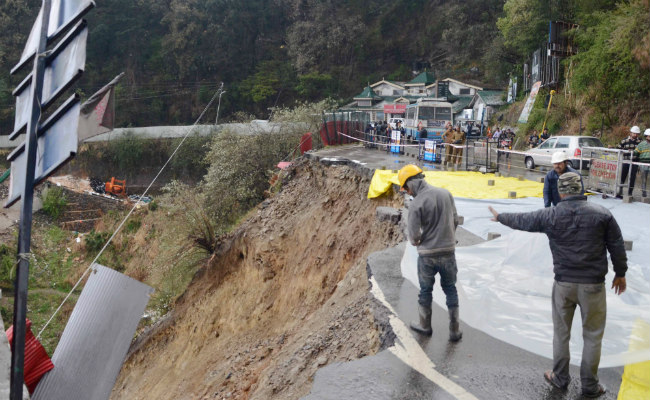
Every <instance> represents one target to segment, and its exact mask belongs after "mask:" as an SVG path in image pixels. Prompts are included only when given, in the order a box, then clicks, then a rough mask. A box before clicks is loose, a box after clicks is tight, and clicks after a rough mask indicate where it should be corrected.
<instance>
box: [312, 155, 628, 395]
mask: <svg viewBox="0 0 650 400" xmlns="http://www.w3.org/2000/svg"><path fill="white" fill-rule="evenodd" d="M315 155H316V156H317V157H319V158H321V160H322V158H326V159H330V161H331V160H332V159H339V160H343V159H348V160H356V161H357V162H358V163H361V164H364V166H365V167H366V168H370V169H399V168H401V166H403V165H405V164H407V163H410V162H413V161H414V158H413V157H411V156H409V155H401V156H400V155H391V154H388V153H386V152H384V151H378V150H369V149H365V148H363V147H360V146H341V147H334V148H327V149H324V150H321V151H319V152H317V153H316V154H315ZM513 161H514V162H515V165H516V161H515V159H514V158H513ZM522 165H523V160H522ZM428 167H429V168H431V169H439V168H441V167H440V166H439V165H438V164H432V165H430V166H428ZM501 171H502V172H504V173H507V171H516V170H515V169H513V168H512V166H511V168H510V169H507V168H506V167H505V166H503V167H502V169H501ZM512 174H513V175H517V173H516V172H514V173H512ZM519 174H521V173H519ZM542 174H543V172H542V173H540V172H529V173H528V174H526V176H527V177H530V178H532V179H535V180H537V179H538V178H539V177H540V176H542ZM457 240H458V241H459V246H470V245H473V244H476V243H479V242H481V241H482V240H483V239H482V238H480V237H478V236H476V235H473V234H472V233H470V232H468V231H466V230H464V229H462V227H461V228H459V229H458V231H457ZM404 247H405V246H404V243H402V244H401V245H399V246H397V247H394V248H389V249H386V250H384V251H381V252H377V253H374V254H372V255H371V256H370V257H369V258H368V270H369V272H370V274H371V276H372V278H371V285H372V289H371V290H372V293H373V294H374V295H375V297H376V298H377V299H378V307H377V308H378V309H379V310H380V311H378V312H376V318H377V319H378V320H379V321H380V323H384V324H390V326H391V328H392V331H393V332H394V333H395V335H396V337H395V344H394V345H393V346H391V347H388V348H387V349H385V350H383V351H381V352H380V353H378V354H376V355H373V356H369V357H365V358H363V359H360V360H356V361H353V362H348V363H335V364H330V365H328V366H326V367H324V368H322V369H320V370H319V371H318V372H317V374H316V376H315V378H314V384H313V387H312V390H311V393H310V394H309V395H308V396H306V397H305V398H304V399H306V400H316V399H319V400H320V399H332V400H340V399H368V400H370V399H373V400H377V399H404V400H406V399H443V400H444V399H495V400H497V399H498V400H502V399H513V400H523V399H545V400H551V399H553V400H555V399H558V400H560V399H561V400H568V399H580V398H582V396H581V395H580V380H579V376H580V372H579V368H578V367H575V366H572V367H571V374H572V376H573V379H572V382H571V385H570V386H569V389H568V390H567V391H561V390H558V389H554V388H552V387H551V386H549V385H548V384H547V383H546V382H545V381H544V378H543V375H542V374H543V372H544V371H545V370H547V369H550V368H551V367H552V361H551V360H550V359H547V358H544V357H541V356H538V355H535V354H533V353H530V352H528V351H525V350H522V349H520V348H518V347H515V346H512V345H510V344H508V343H505V342H502V341H500V340H497V339H494V338H492V337H491V336H488V335H487V334H485V333H483V332H481V331H479V330H476V329H473V328H471V327H469V326H467V325H466V324H464V323H462V324H461V328H462V329H463V331H464V335H463V339H462V340H461V341H460V342H458V343H456V344H453V343H450V342H449V341H448V332H449V331H448V316H447V312H446V310H445V309H442V308H441V307H439V306H437V305H436V304H435V303H434V305H433V318H432V321H433V331H434V334H433V336H432V337H430V338H429V337H424V336H421V335H419V334H417V333H415V332H412V331H411V330H410V329H409V328H408V324H409V322H410V321H412V320H415V319H416V318H417V289H416V288H415V286H414V285H413V284H411V283H410V282H409V281H407V280H406V279H404V278H403V277H402V275H401V270H400V261H401V259H402V255H403V253H404ZM459 268H462V266H459ZM548 284H549V285H550V284H551V282H548ZM434 290H437V291H439V290H441V289H440V286H439V284H436V287H435V288H434ZM461 306H462V305H461ZM549 307H550V304H549ZM548 334H549V335H552V332H549V333H548ZM622 373H623V368H610V369H601V370H600V373H599V375H600V379H601V382H602V383H604V384H605V385H606V386H607V387H608V389H609V392H608V393H607V394H606V395H605V396H602V397H601V399H616V397H617V395H616V394H617V392H618V388H619V386H620V383H621V376H622Z"/></svg>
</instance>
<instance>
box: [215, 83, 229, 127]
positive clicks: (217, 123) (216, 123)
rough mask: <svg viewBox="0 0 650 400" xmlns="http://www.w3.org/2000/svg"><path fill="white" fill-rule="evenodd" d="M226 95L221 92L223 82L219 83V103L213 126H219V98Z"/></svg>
mask: <svg viewBox="0 0 650 400" xmlns="http://www.w3.org/2000/svg"><path fill="white" fill-rule="evenodd" d="M224 93H226V92H225V91H224V90H223V82H221V86H219V103H217V118H216V119H215V120H214V124H215V125H219V109H220V108H221V96H222V95H223V94H224Z"/></svg>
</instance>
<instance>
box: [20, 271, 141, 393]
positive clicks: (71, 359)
mask: <svg viewBox="0 0 650 400" xmlns="http://www.w3.org/2000/svg"><path fill="white" fill-rule="evenodd" d="M151 293H153V289H152V288H151V287H149V286H147V285H145V284H143V283H141V282H138V281H136V280H134V279H131V278H129V277H127V276H126V275H123V274H120V273H119V272H117V271H114V270H112V269H110V268H106V267H104V266H102V265H99V264H95V265H93V271H92V272H91V275H90V278H88V282H87V283H86V286H85V287H84V289H83V291H82V292H81V296H79V300H78V301H77V305H76V306H75V308H74V310H73V311H72V315H71V316H70V319H69V321H68V324H67V325H66V327H65V330H64V331H63V335H62V336H61V340H60V341H59V345H58V346H57V348H56V351H55V352H54V355H53V356H52V361H53V362H54V366H55V367H54V369H53V370H52V371H50V372H49V373H48V374H47V375H45V376H44V377H43V379H42V380H41V382H40V383H39V385H38V387H37V388H36V392H35V393H34V396H32V399H34V400H45V399H47V400H76V399H79V400H90V399H92V400H99V399H108V397H109V396H110V394H111V390H112V389H113V385H114V384H115V380H116V379H117V375H118V373H119V372H120V369H121V368H122V363H123V362H124V358H125V357H126V353H127V351H128V349H129V346H130V344H131V340H132V339H133V335H134V334H135V330H136V328H137V326H138V322H139V321H140V318H141V317H142V314H143V313H144V310H145V307H146V306H147V303H148V301H149V296H150V295H151Z"/></svg>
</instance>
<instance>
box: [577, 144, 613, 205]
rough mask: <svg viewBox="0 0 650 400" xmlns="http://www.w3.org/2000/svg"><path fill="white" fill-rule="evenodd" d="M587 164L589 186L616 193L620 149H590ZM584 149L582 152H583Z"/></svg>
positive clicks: (598, 190)
mask: <svg viewBox="0 0 650 400" xmlns="http://www.w3.org/2000/svg"><path fill="white" fill-rule="evenodd" d="M589 151H590V152H591V156H590V161H589V162H590V165H589V188H590V189H591V190H594V191H597V192H602V193H608V194H612V195H616V193H617V191H618V181H619V176H620V173H619V168H618V167H619V165H620V162H619V156H620V154H621V152H620V151H618V150H615V149H591V150H589ZM585 152H586V151H584V152H583V154H584V153H585Z"/></svg>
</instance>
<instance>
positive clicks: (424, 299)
mask: <svg viewBox="0 0 650 400" xmlns="http://www.w3.org/2000/svg"><path fill="white" fill-rule="evenodd" d="M457 273H458V268H457V267H456V255H455V254H453V253H452V254H443V255H432V256H422V255H420V256H418V281H419V282H420V294H419V296H418V303H420V305H421V306H423V307H427V308H431V302H432V300H433V298H432V296H431V293H432V292H433V284H434V283H435V282H436V274H440V286H442V291H443V292H445V295H446V296H447V308H452V307H458V292H457V291H456V274H457Z"/></svg>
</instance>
